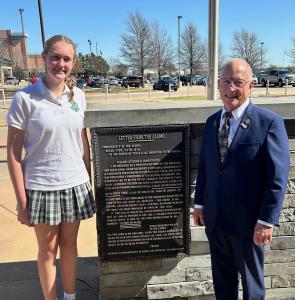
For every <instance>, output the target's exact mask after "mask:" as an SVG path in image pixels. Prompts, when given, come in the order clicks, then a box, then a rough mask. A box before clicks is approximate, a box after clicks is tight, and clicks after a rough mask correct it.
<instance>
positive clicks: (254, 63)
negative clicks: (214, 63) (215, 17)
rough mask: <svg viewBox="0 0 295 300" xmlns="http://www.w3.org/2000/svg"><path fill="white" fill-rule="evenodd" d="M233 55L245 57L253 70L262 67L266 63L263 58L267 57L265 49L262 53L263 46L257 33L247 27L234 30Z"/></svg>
mask: <svg viewBox="0 0 295 300" xmlns="http://www.w3.org/2000/svg"><path fill="white" fill-rule="evenodd" d="M232 51H233V57H238V58H243V59H245V60H246V61H247V62H248V63H249V65H250V66H251V68H252V70H253V71H256V70H258V69H260V68H261V66H262V65H263V64H264V63H263V61H261V56H262V59H263V58H264V57H265V55H264V54H265V52H266V51H265V49H263V53H262V55H261V51H262V48H261V46H260V42H259V41H258V39H257V36H256V34H255V33H252V32H248V31H247V30H245V29H241V30H240V31H236V32H234V35H233V42H232Z"/></svg>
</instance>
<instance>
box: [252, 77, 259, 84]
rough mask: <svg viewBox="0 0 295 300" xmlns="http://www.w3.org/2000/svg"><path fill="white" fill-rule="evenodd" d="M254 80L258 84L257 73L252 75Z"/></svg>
mask: <svg viewBox="0 0 295 300" xmlns="http://www.w3.org/2000/svg"><path fill="white" fill-rule="evenodd" d="M252 80H253V83H254V85H257V84H258V78H257V76H256V75H255V74H253V75H252Z"/></svg>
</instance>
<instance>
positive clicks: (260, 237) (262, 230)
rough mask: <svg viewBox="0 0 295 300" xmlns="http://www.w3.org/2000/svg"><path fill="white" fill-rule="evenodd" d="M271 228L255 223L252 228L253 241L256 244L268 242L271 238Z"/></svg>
mask: <svg viewBox="0 0 295 300" xmlns="http://www.w3.org/2000/svg"><path fill="white" fill-rule="evenodd" d="M272 232H273V228H272V227H269V226H266V225H263V224H260V223H256V225H255V228H254V235H253V241H254V243H255V244H256V245H263V244H269V243H271V240H272Z"/></svg>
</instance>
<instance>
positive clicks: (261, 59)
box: [260, 42, 264, 70]
mask: <svg viewBox="0 0 295 300" xmlns="http://www.w3.org/2000/svg"><path fill="white" fill-rule="evenodd" d="M263 44H264V42H261V43H260V45H261V50H260V51H261V52H260V70H262V66H263Z"/></svg>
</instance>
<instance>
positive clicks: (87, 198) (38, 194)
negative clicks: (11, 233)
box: [26, 182, 96, 225]
mask: <svg viewBox="0 0 295 300" xmlns="http://www.w3.org/2000/svg"><path fill="white" fill-rule="evenodd" d="M26 194H27V197H28V202H29V219H30V223H31V224H40V223H44V224H48V225H58V224H60V223H61V222H62V221H63V222H68V223H71V222H74V221H76V220H84V219H88V218H91V217H92V216H93V215H94V214H95V212H96V205H95V201H94V197H93V193H92V190H91V185H90V183H89V182H86V183H84V184H81V185H78V186H75V187H73V188H68V189H65V190H60V191H36V190H26Z"/></svg>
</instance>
